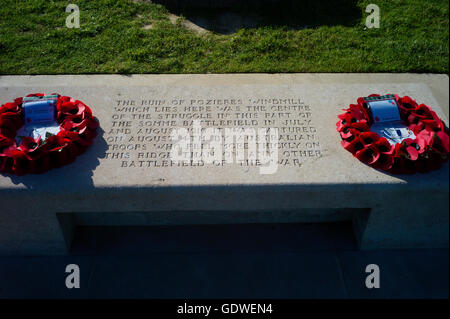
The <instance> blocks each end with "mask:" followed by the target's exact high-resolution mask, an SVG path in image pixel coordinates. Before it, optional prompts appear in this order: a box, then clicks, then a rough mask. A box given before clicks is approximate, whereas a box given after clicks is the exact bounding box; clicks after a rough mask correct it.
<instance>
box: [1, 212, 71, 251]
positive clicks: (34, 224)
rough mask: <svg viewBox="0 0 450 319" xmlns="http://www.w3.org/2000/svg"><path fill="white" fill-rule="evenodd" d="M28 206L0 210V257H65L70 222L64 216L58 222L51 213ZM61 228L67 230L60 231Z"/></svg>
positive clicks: (54, 214)
mask: <svg viewBox="0 0 450 319" xmlns="http://www.w3.org/2000/svg"><path fill="white" fill-rule="evenodd" d="M30 206H31V207H16V208H14V207H9V208H2V210H1V213H0V255H23V256H27V255H64V254H67V253H68V246H67V242H70V234H71V232H70V223H69V222H70V221H68V220H67V218H64V217H63V218H62V219H61V223H60V222H59V221H58V217H57V214H56V213H55V212H54V211H52V210H49V209H44V207H33V205H30ZM35 206H36V205H35ZM38 206H39V205H38ZM67 216H70V215H67ZM62 226H63V227H62ZM64 228H66V229H67V230H68V231H67V232H63V229H64ZM65 237H67V238H65ZM66 240H67V241H66Z"/></svg>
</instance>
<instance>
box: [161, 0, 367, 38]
mask: <svg viewBox="0 0 450 319" xmlns="http://www.w3.org/2000/svg"><path fill="white" fill-rule="evenodd" d="M153 2H157V3H160V4H163V5H165V6H166V7H167V8H168V9H169V10H170V11H171V12H172V13H174V14H176V15H178V16H183V17H185V18H186V19H187V20H189V21H190V22H191V23H193V24H195V25H197V26H198V27H200V28H202V29H205V30H209V31H212V32H215V33H219V34H231V33H234V32H236V31H238V30H239V29H242V28H256V27H285V28H287V29H293V30H298V29H308V28H315V27H318V26H321V25H327V26H334V25H343V26H351V25H355V24H356V23H357V22H358V21H359V19H360V16H361V10H360V8H359V7H358V6H357V1H355V0H335V1H332V2H330V1H328V0H315V1H314V0H302V1H294V0H257V1H256V0H247V1H234V0H222V1H193V0H156V1H153Z"/></svg>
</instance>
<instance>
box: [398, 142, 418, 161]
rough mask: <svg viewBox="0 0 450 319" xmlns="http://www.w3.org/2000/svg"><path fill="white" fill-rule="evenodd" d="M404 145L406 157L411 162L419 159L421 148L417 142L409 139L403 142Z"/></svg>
mask: <svg viewBox="0 0 450 319" xmlns="http://www.w3.org/2000/svg"><path fill="white" fill-rule="evenodd" d="M402 144H403V146H404V149H405V152H406V157H407V158H408V159H409V160H411V161H415V160H417V159H418V158H419V149H420V146H419V145H418V144H417V143H416V140H413V139H411V138H407V139H405V140H403V141H402Z"/></svg>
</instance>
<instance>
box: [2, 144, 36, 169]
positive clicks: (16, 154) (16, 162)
mask: <svg viewBox="0 0 450 319" xmlns="http://www.w3.org/2000/svg"><path fill="white" fill-rule="evenodd" d="M5 155H7V156H8V157H9V158H11V159H12V166H11V172H12V173H13V174H15V175H25V174H27V173H29V172H30V171H32V170H33V166H34V164H33V161H31V160H29V159H28V158H27V156H26V153H25V152H23V151H21V150H19V149H14V150H11V149H8V150H6V151H5Z"/></svg>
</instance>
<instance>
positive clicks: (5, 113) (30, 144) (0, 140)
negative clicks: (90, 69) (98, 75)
mask: <svg viewBox="0 0 450 319" xmlns="http://www.w3.org/2000/svg"><path fill="white" fill-rule="evenodd" d="M52 96H54V104H55V107H54V109H53V112H54V114H52V117H53V116H54V120H55V122H56V123H57V124H56V128H57V125H58V124H59V131H58V132H57V133H56V134H48V135H47V136H45V137H42V136H39V137H32V136H24V137H21V139H20V141H18V140H17V139H16V135H17V132H18V130H19V129H21V128H22V127H23V126H24V125H25V122H27V121H26V120H25V112H24V100H25V99H36V100H39V99H42V98H43V97H45V95H44V94H42V93H35V94H29V95H27V97H26V98H22V97H19V98H17V99H15V100H14V102H10V103H6V104H4V105H2V106H1V107H0V172H4V173H10V174H14V175H24V174H29V173H32V174H40V173H43V172H45V171H47V170H49V169H52V168H57V167H61V166H63V165H66V164H69V163H71V162H73V161H74V160H75V158H76V157H77V156H78V155H80V154H82V153H83V152H84V151H85V150H86V149H87V147H88V146H89V145H91V144H92V142H93V140H94V138H95V137H96V135H97V127H98V122H97V120H96V119H95V118H94V117H93V116H92V111H91V109H90V108H89V107H88V106H87V105H85V104H84V103H83V102H81V101H78V100H74V99H73V98H71V97H68V96H60V95H59V94H56V93H55V94H52Z"/></svg>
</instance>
